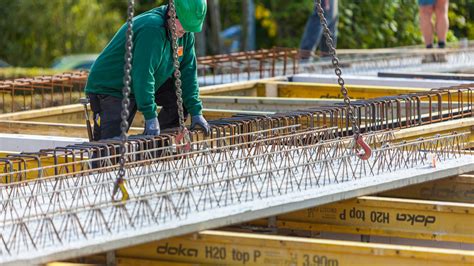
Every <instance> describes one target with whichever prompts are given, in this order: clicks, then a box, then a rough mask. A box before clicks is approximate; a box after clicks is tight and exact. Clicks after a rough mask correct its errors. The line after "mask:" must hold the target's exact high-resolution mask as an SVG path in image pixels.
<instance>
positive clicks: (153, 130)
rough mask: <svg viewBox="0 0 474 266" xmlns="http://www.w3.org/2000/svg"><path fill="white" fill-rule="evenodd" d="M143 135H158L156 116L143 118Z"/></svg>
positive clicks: (158, 126) (158, 128)
mask: <svg viewBox="0 0 474 266" xmlns="http://www.w3.org/2000/svg"><path fill="white" fill-rule="evenodd" d="M143 135H148V136H158V135H160V123H159V122H158V118H156V117H155V118H152V119H148V120H145V131H144V132H143Z"/></svg>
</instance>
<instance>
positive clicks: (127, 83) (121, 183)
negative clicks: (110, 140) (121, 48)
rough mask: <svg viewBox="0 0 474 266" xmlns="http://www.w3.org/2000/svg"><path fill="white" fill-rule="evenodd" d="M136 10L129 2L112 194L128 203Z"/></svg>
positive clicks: (129, 1)
mask: <svg viewBox="0 0 474 266" xmlns="http://www.w3.org/2000/svg"><path fill="white" fill-rule="evenodd" d="M134 9H135V1H134V0H128V9H127V32H126V34H125V65H124V76H123V89H122V95H123V99H122V113H121V114H120V116H121V118H122V123H120V129H121V135H120V158H119V165H120V166H119V171H118V177H117V179H116V180H115V184H114V189H113V193H112V200H116V199H115V195H116V194H117V192H118V190H119V189H120V191H121V193H122V198H121V199H120V200H121V201H126V200H128V198H129V194H128V192H127V188H126V187H125V162H126V158H125V153H126V149H127V148H126V143H127V141H128V136H127V130H128V117H129V115H130V113H129V111H128V108H129V106H130V99H129V95H130V90H131V89H130V87H131V81H132V76H131V71H132V56H133V54H132V49H133V16H134Z"/></svg>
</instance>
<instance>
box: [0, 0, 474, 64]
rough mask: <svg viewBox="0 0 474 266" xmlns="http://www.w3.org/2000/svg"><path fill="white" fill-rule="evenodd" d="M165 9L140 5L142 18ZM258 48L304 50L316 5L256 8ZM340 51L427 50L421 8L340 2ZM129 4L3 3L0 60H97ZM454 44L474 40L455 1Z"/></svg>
mask: <svg viewBox="0 0 474 266" xmlns="http://www.w3.org/2000/svg"><path fill="white" fill-rule="evenodd" d="M164 2H166V1H165V0H136V3H137V12H136V13H137V14H138V13H141V12H144V11H146V10H148V9H151V8H153V7H155V6H158V5H160V4H162V3H164ZM255 4H256V20H257V47H258V48H269V47H273V46H284V47H298V46H299V42H300V39H301V35H302V33H303V30H304V26H305V23H306V20H307V18H308V16H309V15H310V14H311V12H312V10H313V0H295V1H288V0H286V1H284V0H255ZM220 12H221V20H222V21H221V23H222V28H223V29H225V28H227V27H229V26H231V25H235V24H240V23H241V22H242V0H220ZM339 15H340V20H339V25H338V30H339V33H338V48H379V47H393V46H401V45H414V44H421V43H422V39H421V34H420V31H419V28H418V6H417V3H416V0H339ZM125 16H126V1H125V0H14V1H12V0H0V58H1V59H4V60H5V61H7V62H9V63H10V64H12V65H15V66H27V67H31V66H40V67H48V66H50V65H51V63H52V62H53V60H54V59H55V58H58V57H61V56H63V55H68V54H75V53H98V52H100V51H101V50H102V49H103V47H104V46H105V45H106V44H107V42H108V41H109V40H110V39H111V38H112V36H113V35H114V33H115V31H116V30H117V29H118V28H119V27H120V26H121V25H122V23H123V22H124V21H125ZM449 19H450V24H451V27H450V32H449V36H448V41H456V40H458V39H460V38H468V39H474V0H451V1H450V11H449Z"/></svg>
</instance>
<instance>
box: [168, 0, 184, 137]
mask: <svg viewBox="0 0 474 266" xmlns="http://www.w3.org/2000/svg"><path fill="white" fill-rule="evenodd" d="M169 5H170V6H169V11H170V20H171V41H172V45H171V46H172V48H173V65H174V78H175V83H174V84H175V87H176V102H177V104H178V116H179V129H180V131H181V132H185V128H186V127H185V124H184V110H183V99H182V95H183V91H182V89H181V84H182V83H181V71H180V70H179V66H180V63H179V60H178V49H179V46H178V35H177V33H176V6H175V4H174V0H170V1H169Z"/></svg>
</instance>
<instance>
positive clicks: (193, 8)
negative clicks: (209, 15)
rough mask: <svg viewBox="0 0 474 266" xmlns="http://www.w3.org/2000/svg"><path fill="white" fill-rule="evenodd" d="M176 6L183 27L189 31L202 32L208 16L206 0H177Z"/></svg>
mask: <svg viewBox="0 0 474 266" xmlns="http://www.w3.org/2000/svg"><path fill="white" fill-rule="evenodd" d="M175 6H176V14H177V15H178V19H179V22H181V25H183V29H184V30H185V31H188V32H201V30H202V24H203V23H204V19H205V18H206V11H207V3H206V0H175Z"/></svg>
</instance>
